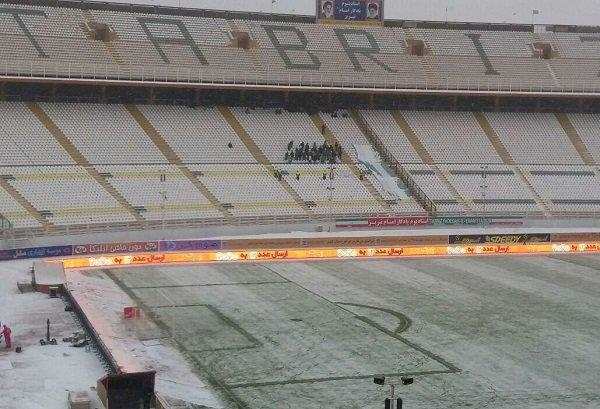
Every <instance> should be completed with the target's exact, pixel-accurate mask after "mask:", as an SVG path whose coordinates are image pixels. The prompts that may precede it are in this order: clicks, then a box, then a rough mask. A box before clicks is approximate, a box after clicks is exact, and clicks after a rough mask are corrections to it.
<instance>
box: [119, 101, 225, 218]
mask: <svg viewBox="0 0 600 409" xmlns="http://www.w3.org/2000/svg"><path fill="white" fill-rule="evenodd" d="M125 109H126V110H127V112H129V114H130V115H131V116H132V118H133V119H134V120H135V121H136V123H137V124H138V125H139V126H140V128H142V130H143V131H144V132H145V133H146V135H148V138H150V140H151V141H152V142H153V143H154V145H156V147H157V148H158V150H159V151H160V152H161V153H162V154H163V155H164V157H165V158H167V160H168V161H169V163H170V164H172V165H175V166H177V168H178V169H179V170H180V171H181V173H182V174H183V175H184V176H185V177H186V178H188V180H189V181H190V182H191V183H192V184H193V185H194V187H195V188H196V189H197V190H198V191H199V192H200V193H202V195H204V197H206V198H207V199H208V201H209V202H210V204H211V205H212V206H213V207H214V208H215V209H217V210H218V211H220V212H221V213H222V214H223V216H224V217H225V218H231V213H229V211H228V210H227V209H225V207H223V204H222V203H221V202H219V200H218V199H217V198H216V196H215V195H213V194H212V192H211V191H210V190H209V189H208V188H207V187H206V186H205V185H204V183H202V182H201V181H200V180H199V179H198V178H197V177H196V175H194V174H193V173H192V171H191V170H189V168H188V167H187V166H185V165H184V164H183V161H182V160H181V158H180V157H179V155H177V154H176V153H175V151H174V150H173V149H172V148H171V147H170V146H169V144H168V143H167V141H165V138H163V137H162V135H161V134H160V133H159V132H158V130H157V129H156V128H155V127H154V125H152V124H151V123H150V121H149V120H148V118H146V116H145V115H144V114H143V113H142V111H140V110H139V109H138V107H137V106H135V105H125Z"/></svg>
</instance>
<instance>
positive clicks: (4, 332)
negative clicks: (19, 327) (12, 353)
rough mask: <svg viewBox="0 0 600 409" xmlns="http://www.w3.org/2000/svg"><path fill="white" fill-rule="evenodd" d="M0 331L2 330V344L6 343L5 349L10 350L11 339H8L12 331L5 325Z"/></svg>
mask: <svg viewBox="0 0 600 409" xmlns="http://www.w3.org/2000/svg"><path fill="white" fill-rule="evenodd" d="M1 330H2V332H0V333H1V334H2V335H3V336H4V342H6V349H10V348H11V347H12V344H11V339H10V336H11V333H12V331H11V330H10V328H9V327H8V326H7V325H6V324H4V325H3V326H2V328H1Z"/></svg>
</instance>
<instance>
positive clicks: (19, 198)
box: [0, 178, 52, 227]
mask: <svg viewBox="0 0 600 409" xmlns="http://www.w3.org/2000/svg"><path fill="white" fill-rule="evenodd" d="M0 189H4V191H5V192H6V193H8V194H9V195H10V197H12V198H13V200H14V201H15V202H17V203H18V204H19V205H21V207H22V208H23V209H25V210H26V211H27V213H29V215H31V217H33V218H34V219H35V220H37V221H38V222H40V224H41V225H42V226H44V227H51V226H52V223H50V222H49V221H48V220H46V218H45V217H44V216H43V215H42V214H41V213H40V212H39V211H38V210H37V209H36V208H35V207H34V206H33V205H32V204H31V203H29V201H28V200H27V199H25V198H24V197H23V195H21V193H19V192H18V191H17V189H15V188H14V187H13V186H12V185H11V184H10V183H9V182H8V181H7V180H5V179H4V178H0ZM0 217H2V215H0ZM4 219H5V220H8V219H6V218H4Z"/></svg>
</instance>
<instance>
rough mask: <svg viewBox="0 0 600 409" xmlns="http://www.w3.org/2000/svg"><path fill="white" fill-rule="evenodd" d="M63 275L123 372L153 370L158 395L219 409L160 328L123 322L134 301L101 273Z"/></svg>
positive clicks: (148, 323)
mask: <svg viewBox="0 0 600 409" xmlns="http://www.w3.org/2000/svg"><path fill="white" fill-rule="evenodd" d="M66 275H67V286H68V288H69V290H70V292H71V294H72V295H73V297H74V298H75V299H76V300H77V303H78V304H79V306H80V307H81V308H82V310H83V311H84V312H85V315H86V316H87V317H88V319H89V320H90V321H92V322H93V325H94V328H95V330H96V331H97V333H98V334H99V335H100V337H101V339H102V342H103V343H104V344H105V345H106V346H107V348H108V349H109V350H110V351H111V354H112V356H113V359H114V360H115V361H116V362H118V365H119V366H120V367H121V369H122V370H123V371H124V372H137V371H145V370H155V371H156V385H155V390H156V391H157V393H158V394H160V395H161V396H164V397H166V398H175V399H181V400H184V401H186V402H189V403H192V404H196V405H202V406H203V407H207V408H221V407H223V405H222V403H221V402H220V399H219V398H218V397H217V396H216V394H215V393H213V392H212V390H211V389H210V388H209V387H208V386H207V384H206V383H205V382H204V381H203V380H202V379H201V377H199V376H198V375H197V374H196V373H194V368H193V367H191V366H190V364H188V363H187V361H186V359H185V357H184V356H183V355H182V354H181V353H180V352H179V351H178V350H177V348H176V347H175V346H173V345H172V344H171V342H170V338H169V337H168V334H166V333H165V331H164V330H162V329H161V328H159V327H157V326H156V324H154V322H152V320H150V319H148V318H145V317H142V318H141V319H136V320H124V319H123V308H124V307H127V306H135V305H136V303H135V302H133V301H132V300H131V299H130V298H129V296H128V295H127V294H126V293H125V292H123V291H122V290H121V289H120V288H119V287H118V286H117V285H116V284H115V282H114V281H112V280H111V279H110V278H108V277H107V276H106V275H105V274H104V273H103V271H102V270H91V271H88V272H80V271H67V273H66Z"/></svg>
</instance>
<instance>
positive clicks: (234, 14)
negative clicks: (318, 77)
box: [0, 0, 600, 33]
mask: <svg viewBox="0 0 600 409" xmlns="http://www.w3.org/2000/svg"><path fill="white" fill-rule="evenodd" d="M0 4H15V5H28V6H43V7H64V8H76V9H87V10H112V11H122V12H140V13H156V14H163V15H176V16H191V17H213V18H235V19H240V20H258V21H282V22H295V23H314V22H315V16H313V15H296V14H270V13H263V12H245V11H228V10H208V9H190V8H180V7H171V6H159V5H145V4H132V3H107V2H99V1H86V0H0ZM384 24H385V26H389V27H403V26H409V27H416V28H434V29H451V30H481V31H524V32H527V31H529V32H531V31H533V25H531V24H508V23H506V24H505V23H472V22H466V21H465V22H446V21H415V20H386V21H385V23H384ZM548 30H549V31H557V32H580V33H592V32H600V26H575V25H549V26H548Z"/></svg>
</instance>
